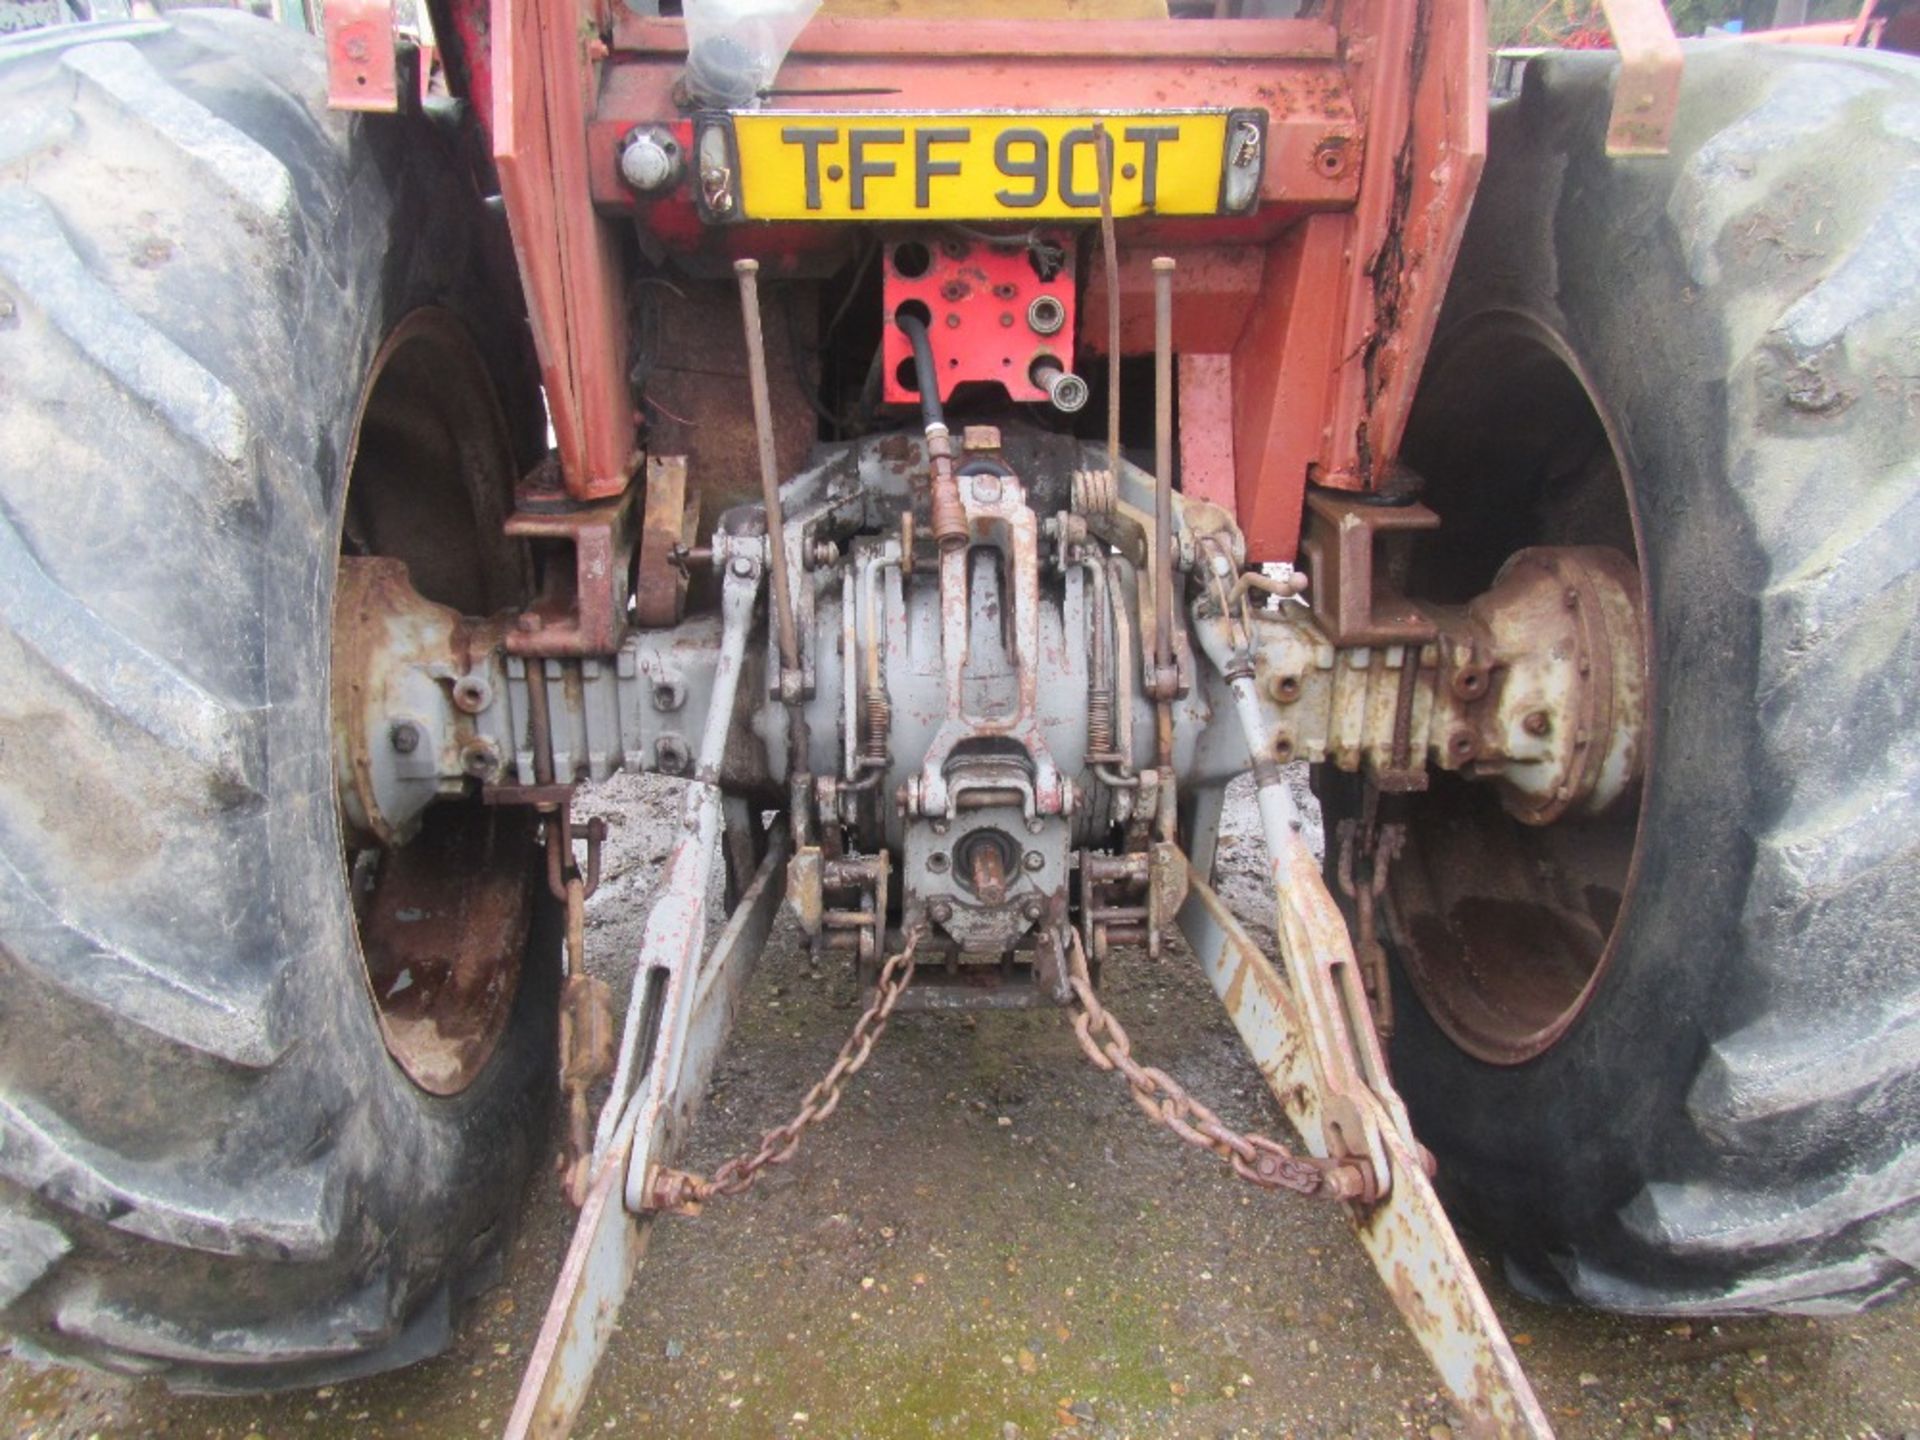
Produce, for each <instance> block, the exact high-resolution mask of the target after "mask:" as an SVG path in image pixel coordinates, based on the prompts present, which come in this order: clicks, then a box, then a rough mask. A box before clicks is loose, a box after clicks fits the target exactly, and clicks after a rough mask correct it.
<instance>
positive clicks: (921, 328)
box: [893, 315, 967, 550]
mask: <svg viewBox="0 0 1920 1440" xmlns="http://www.w3.org/2000/svg"><path fill="white" fill-rule="evenodd" d="M893 323H894V324H896V325H898V326H899V327H900V329H901V331H902V333H904V334H905V335H906V337H907V343H908V344H909V345H911V346H912V347H913V369H914V377H915V379H916V381H917V388H918V390H919V392H920V419H921V423H922V424H924V425H925V426H926V431H927V461H928V464H929V466H930V467H931V469H932V471H933V486H932V494H931V496H930V497H929V504H928V507H927V509H928V514H929V516H930V518H931V519H932V522H933V538H934V539H935V540H937V541H938V542H939V544H940V548H941V549H942V550H958V549H961V548H964V547H965V545H966V543H967V512H966V508H965V507H964V506H963V505H962V504H961V503H960V486H959V483H958V482H957V481H956V480H955V479H954V478H953V442H952V441H951V440H950V439H949V438H948V436H947V417H946V412H945V411H943V410H942V409H941V408H940V370H939V367H938V365H936V364H935V363H934V358H933V337H932V336H930V335H929V334H928V333H927V322H926V321H924V320H922V319H921V318H920V317H919V316H918V315H896V316H894V320H893Z"/></svg>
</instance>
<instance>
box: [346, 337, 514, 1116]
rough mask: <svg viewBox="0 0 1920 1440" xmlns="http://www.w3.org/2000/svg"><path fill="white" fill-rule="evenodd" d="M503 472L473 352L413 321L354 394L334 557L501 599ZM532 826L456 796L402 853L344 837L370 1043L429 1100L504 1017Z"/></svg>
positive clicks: (459, 602) (471, 607)
mask: <svg viewBox="0 0 1920 1440" xmlns="http://www.w3.org/2000/svg"><path fill="white" fill-rule="evenodd" d="M515 471H516V466H515V456H514V450H513V445H512V443H511V438H510V436H509V434H508V431H507V427H506V424H505V421H504V420H503V418H502V416H501V412H500V407H499V404H498V401H497V399H496V397H495V393H494V389H493V384H492V380H491V377H490V376H489V374H488V371H487V367H486V363H485V361H484V360H483V359H482V357H481V355H480V353H479V351H478V349H477V348H476V347H475V345H474V343H473V341H472V340H471V339H470V338H469V337H468V335H467V333H466V330H465V329H464V327H462V326H461V325H460V323H459V322H458V321H457V320H455V319H454V317H453V316H451V315H450V314H448V313H447V312H445V311H441V310H434V309H426V310H417V311H415V312H413V313H412V314H411V315H409V316H407V317H406V319H405V320H403V321H402V322H401V323H400V325H399V326H397V327H396V328H395V329H394V331H393V333H392V334H391V335H390V336H389V337H388V339H387V342H386V343H385V344H384V345H383V346H382V347H381V349H380V352H379V354H378V355H376V356H375V358H374V363H373V365H372V367H371V370H370V373H369V376H368V380H367V383H366V385H365V387H364V388H363V390H362V392H361V403H360V409H359V413H358V415H357V416H356V417H355V422H354V430H353V445H352V450H351V454H350V457H349V462H348V471H347V474H348V480H347V489H346V497H345V509H344V517H343V524H342V540H341V551H342V554H343V556H344V555H382V556H387V557H390V558H396V559H400V560H403V561H404V562H406V565H407V570H408V575H409V578H410V579H411V581H412V583H413V586H414V588H415V589H416V590H418V591H419V592H420V593H421V594H422V595H423V596H425V597H426V598H427V599H429V600H433V601H436V602H438V603H440V604H443V605H449V606H452V607H454V608H456V609H459V610H460V611H461V612H462V613H464V614H469V615H472V614H485V613H488V612H491V611H493V610H495V609H498V608H500V607H501V606H503V605H507V604H511V603H513V602H514V601H515V600H517V599H518V598H520V597H521V595H522V594H523V593H524V578H525V577H524V569H523V566H522V564H521V563H520V561H519V557H518V556H517V554H516V553H515V552H514V551H513V549H512V548H511V547H510V546H508V545H507V544H506V542H505V539H504V535H503V532H502V521H503V519H504V514H505V506H506V503H507V501H508V499H509V498H510V496H511V494H512V486H513V483H514V479H515ZM335 643H336V647H337V646H338V645H339V644H340V643H341V641H340V640H339V639H338V638H336V642H335ZM341 658H343V657H340V656H339V655H338V653H336V660H339V659H341ZM534 829H535V825H534V822H533V820H532V817H530V816H528V815H525V814H523V813H521V812H519V811H516V810H502V809H499V808H497V807H492V806H488V805H485V804H483V803H481V802H480V800H479V798H478V797H477V796H470V797H468V798H466V799H463V800H458V801H442V802H439V803H436V804H434V805H432V806H430V807H429V808H428V810H427V812H426V816H425V819H424V821H423V822H422V824H421V826H420V829H419V831H418V833H417V834H415V835H414V836H413V837H412V838H411V839H410V840H409V841H408V842H407V843H406V844H404V845H397V846H393V847H390V848H389V847H381V846H376V845H367V846H364V847H361V848H349V846H348V845H347V844H346V843H345V842H344V841H343V845H342V854H343V859H344V863H345V866H346V871H347V882H348V887H349V894H350V895H351V897H352V902H353V916H354V926H355V933H356V943H357V944H358V946H359V949H360V954H361V958H362V960H363V961H364V977H365V980H366V984H367V994H368V997H369V999H370V1001H371V1002H372V1004H373V1007H374V1011H375V1014H376V1016H377V1017H378V1020H379V1025H380V1033H381V1036H382V1038H383V1040H384V1041H385V1042H386V1047H387V1050H388V1053H389V1054H391V1055H392V1057H393V1059H394V1061H395V1062H396V1063H397V1064H398V1065H399V1066H400V1068H401V1069H402V1070H403V1071H405V1072H406V1074H407V1075H408V1076H409V1078H411V1079H412V1080H413V1082H414V1083H415V1084H416V1085H418V1086H420V1088H421V1089H423V1090H426V1091H427V1092H429V1093H431V1094H434V1095H446V1096H450V1095H457V1094H459V1093H460V1092H462V1091H464V1090H466V1089H467V1088H468V1087H469V1086H471V1085H472V1084H473V1082H474V1081H475V1080H476V1079H477V1078H478V1077H479V1075H480V1074H481V1072H482V1071H484V1070H485V1069H486V1066H487V1062H488V1061H489V1060H490V1059H491V1058H492V1056H493V1053H494V1051H495V1049H496V1048H497V1046H498V1043H499V1040H500V1037H501V1035H502V1034H503V1033H504V1032H505V1030H506V1027H507V1021H508V1019H509V1017H510V1016H511V1014H512V1012H513V1007H514V1001H515V998H516V996H517V994H518V991H519V982H520V959H521V955H522V953H523V952H524V950H525V947H526V942H527V935H528V930H529V927H530V925H531V922H532V913H533V893H534V892H533V886H532V876H533V868H534V867H533V864H532V861H533V859H534V858H535V855H536V852H535V850H534V845H533V841H534Z"/></svg>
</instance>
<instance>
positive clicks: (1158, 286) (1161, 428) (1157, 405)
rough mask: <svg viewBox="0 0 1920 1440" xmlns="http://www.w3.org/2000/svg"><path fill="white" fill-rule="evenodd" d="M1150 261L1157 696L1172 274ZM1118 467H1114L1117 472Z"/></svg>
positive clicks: (1171, 263)
mask: <svg viewBox="0 0 1920 1440" xmlns="http://www.w3.org/2000/svg"><path fill="white" fill-rule="evenodd" d="M1176 264H1177V262H1176V261H1175V260H1174V259H1173V257H1172V256H1170V255H1160V256H1156V257H1155V259H1154V262H1153V663H1154V667H1155V668H1156V669H1157V670H1158V671H1159V672H1160V673H1159V674H1158V675H1156V676H1154V684H1155V687H1156V688H1155V694H1156V696H1158V694H1159V690H1160V689H1161V688H1163V687H1170V685H1171V683H1172V682H1170V681H1169V680H1168V678H1167V677H1168V675H1169V673H1170V672H1171V671H1172V670H1173V272H1174V269H1175V266H1176ZM1118 468H1119V467H1118V466H1115V470H1116V472H1117V471H1118Z"/></svg>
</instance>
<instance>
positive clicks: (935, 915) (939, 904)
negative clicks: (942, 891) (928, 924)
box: [927, 900, 953, 925]
mask: <svg viewBox="0 0 1920 1440" xmlns="http://www.w3.org/2000/svg"><path fill="white" fill-rule="evenodd" d="M927 918H928V919H930V920H932V921H933V923H934V924H936V925H944V924H946V923H947V922H948V921H949V920H951V919H953V905H952V903H951V902H949V901H946V900H936V901H934V902H933V903H932V904H931V905H929V906H927Z"/></svg>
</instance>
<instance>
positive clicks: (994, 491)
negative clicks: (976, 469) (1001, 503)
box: [973, 475, 1000, 505]
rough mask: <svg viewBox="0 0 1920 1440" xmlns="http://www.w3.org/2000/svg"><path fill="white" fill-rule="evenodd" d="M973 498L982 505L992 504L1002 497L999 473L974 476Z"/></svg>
mask: <svg viewBox="0 0 1920 1440" xmlns="http://www.w3.org/2000/svg"><path fill="white" fill-rule="evenodd" d="M973 498H974V499H976V500H978V501H979V502H980V503H981V504H982V505H991V504H993V503H994V502H996V501H997V500H999V498H1000V477H999V476H998V475H976V476H974V477H973Z"/></svg>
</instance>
